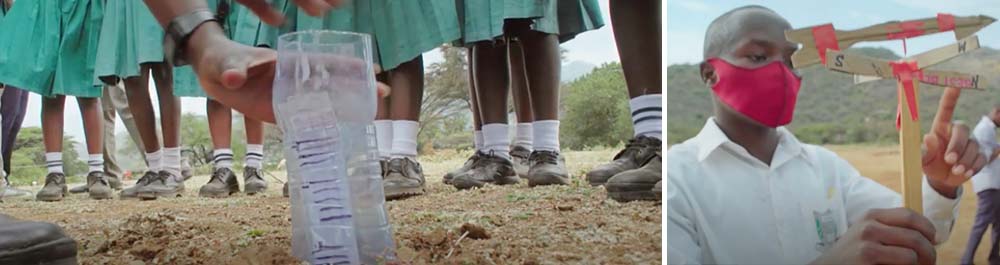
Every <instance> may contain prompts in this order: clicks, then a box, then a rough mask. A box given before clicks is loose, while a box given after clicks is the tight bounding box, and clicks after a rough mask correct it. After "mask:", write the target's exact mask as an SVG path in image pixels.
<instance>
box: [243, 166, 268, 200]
mask: <svg viewBox="0 0 1000 265" xmlns="http://www.w3.org/2000/svg"><path fill="white" fill-rule="evenodd" d="M243 191H244V192H246V194H247V195H254V194H257V193H264V192H265V191H267V181H266V180H264V178H263V177H261V176H260V169H257V168H253V167H244V168H243Z"/></svg>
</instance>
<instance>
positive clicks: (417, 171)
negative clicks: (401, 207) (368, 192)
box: [382, 157, 424, 200]
mask: <svg viewBox="0 0 1000 265" xmlns="http://www.w3.org/2000/svg"><path fill="white" fill-rule="evenodd" d="M382 187H383V188H384V189H385V199H386V200H395V199H402V198H406V197H410V196H417V195H423V194H424V170H423V168H421V167H420V163H418V162H417V161H414V160H413V159H411V158H409V157H404V158H393V159H392V160H389V164H388V165H386V173H385V180H383V181H382Z"/></svg>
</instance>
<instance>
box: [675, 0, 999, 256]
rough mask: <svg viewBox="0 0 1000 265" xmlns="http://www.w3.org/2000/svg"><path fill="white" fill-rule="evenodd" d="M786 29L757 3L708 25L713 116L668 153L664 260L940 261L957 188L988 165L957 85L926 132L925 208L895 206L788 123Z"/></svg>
mask: <svg viewBox="0 0 1000 265" xmlns="http://www.w3.org/2000/svg"><path fill="white" fill-rule="evenodd" d="M790 28H791V26H790V25H789V23H788V22H787V21H785V19H783V18H782V17H781V16H779V15H778V14H776V13H775V12H774V11H771V10H770V9H767V8H764V7H760V6H746V7H741V8H737V9H734V10H732V11H729V12H727V13H725V14H723V15H722V16H720V17H719V18H717V19H715V20H714V21H712V23H711V24H710V25H709V27H708V30H707V32H706V37H705V48H704V49H705V50H704V58H705V61H704V62H703V63H702V65H701V76H702V80H704V81H705V83H706V85H707V86H708V87H710V88H711V89H712V92H713V94H714V95H715V96H714V99H715V100H714V101H715V110H714V117H712V118H709V119H708V121H706V123H705V126H704V127H703V129H702V130H701V132H700V133H698V135H696V136H695V137H694V138H692V139H689V140H687V141H685V142H684V143H681V144H678V145H675V146H673V147H672V148H671V149H670V150H669V151H668V152H667V181H668V183H667V185H666V186H667V193H666V194H667V204H668V205H667V211H668V214H667V217H668V218H667V219H668V221H667V236H668V240H667V241H668V242H669V243H668V245H667V251H668V252H667V253H668V254H667V256H668V257H669V258H670V260H669V263H683V264H691V263H721V264H805V263H810V262H813V263H815V264H874V263H879V264H882V263H892V264H896V263H906V264H912V263H920V264H928V263H934V262H935V260H936V256H935V255H936V254H935V251H934V244H939V243H941V242H943V241H944V240H946V239H947V238H948V235H949V234H950V232H951V231H950V230H951V227H952V225H953V224H954V219H955V215H956V214H957V210H958V208H957V206H958V198H959V197H960V196H961V193H962V189H961V184H962V183H963V182H965V180H967V179H968V178H969V177H970V176H972V175H973V174H974V173H975V172H977V171H979V169H980V168H982V166H983V164H984V163H985V158H984V157H983V155H981V154H979V152H978V150H979V149H978V145H977V144H976V143H975V142H974V141H972V140H970V138H969V130H968V128H967V127H965V126H964V125H955V126H954V127H952V125H951V124H950V119H951V112H952V111H953V110H954V103H955V101H957V99H958V93H957V92H958V90H956V89H948V90H946V92H945V94H944V95H943V96H942V97H943V98H942V100H941V102H942V106H941V108H940V109H939V113H938V116H937V118H936V119H935V122H934V125H933V126H932V127H933V128H934V129H932V132H931V133H930V134H928V135H927V136H926V137H925V138H924V145H925V146H926V149H927V150H926V152H925V153H924V156H923V170H924V173H925V175H926V177H925V181H924V187H923V199H924V202H923V203H924V209H923V212H924V215H920V214H917V213H915V212H913V211H911V210H908V209H904V208H898V207H900V205H901V204H902V203H901V198H900V196H899V194H897V193H895V192H893V191H892V190H890V189H889V188H886V187H885V186H882V185H880V184H878V183H876V182H875V181H873V180H871V179H868V178H865V177H863V176H861V175H860V174H859V173H858V171H857V170H855V169H854V168H853V167H852V166H851V165H850V164H849V163H847V161H845V160H844V159H842V158H840V157H837V155H836V154H834V153H833V152H831V151H829V150H827V149H825V148H823V147H820V146H815V145H809V144H805V143H801V142H799V141H798V140H797V139H796V138H795V136H794V135H792V133H791V132H789V131H788V130H787V129H785V128H784V127H781V126H783V125H786V124H788V123H789V122H791V120H792V117H793V115H792V113H793V110H794V109H795V100H796V96H797V93H798V91H799V85H800V83H801V82H800V78H799V77H798V76H796V74H795V73H794V72H793V71H792V70H791V65H790V56H791V55H792V53H794V52H795V50H796V49H797V48H796V45H794V44H793V43H790V42H788V41H787V40H785V38H784V31H785V30H787V29H790ZM816 89H823V88H816Z"/></svg>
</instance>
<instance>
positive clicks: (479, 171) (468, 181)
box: [451, 152, 519, 190]
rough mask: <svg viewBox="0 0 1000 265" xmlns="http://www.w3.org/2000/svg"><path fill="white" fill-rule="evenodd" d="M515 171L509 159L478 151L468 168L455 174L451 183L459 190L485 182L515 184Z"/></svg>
mask: <svg viewBox="0 0 1000 265" xmlns="http://www.w3.org/2000/svg"><path fill="white" fill-rule="evenodd" d="M518 181H519V180H518V178H517V173H515V172H514V164H513V163H511V162H510V160H509V159H506V158H503V157H500V156H497V155H495V154H493V152H490V153H479V158H478V159H476V160H475V161H474V162H473V164H472V166H471V167H470V168H469V170H466V171H465V172H464V173H461V174H458V175H455V176H454V177H452V179H451V185H452V186H455V188H458V189H460V190H464V189H471V188H482V187H483V186H485V185H486V184H487V183H490V184H496V185H508V184H516V183H517V182H518Z"/></svg>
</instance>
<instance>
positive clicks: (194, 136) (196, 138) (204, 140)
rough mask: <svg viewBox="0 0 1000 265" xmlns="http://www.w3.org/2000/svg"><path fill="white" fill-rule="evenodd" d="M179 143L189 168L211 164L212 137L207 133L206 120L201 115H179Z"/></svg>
mask: <svg viewBox="0 0 1000 265" xmlns="http://www.w3.org/2000/svg"><path fill="white" fill-rule="evenodd" d="M181 124H182V126H181V141H182V143H183V145H184V146H185V148H184V152H185V155H188V160H189V161H190V162H191V166H195V167H196V166H201V165H207V164H210V163H211V162H212V137H211V135H210V134H209V131H208V118H207V117H205V116H203V115H197V114H193V113H184V114H183V115H181Z"/></svg>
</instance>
